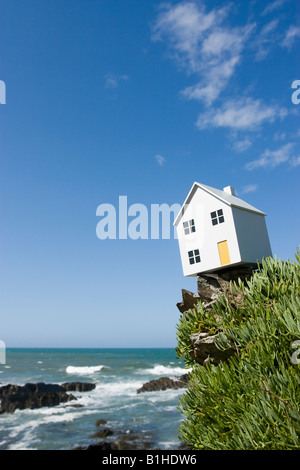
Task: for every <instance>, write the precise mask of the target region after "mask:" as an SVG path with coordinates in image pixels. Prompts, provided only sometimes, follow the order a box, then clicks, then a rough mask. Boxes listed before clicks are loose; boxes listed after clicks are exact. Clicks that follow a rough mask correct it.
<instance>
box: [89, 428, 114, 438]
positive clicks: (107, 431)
mask: <svg viewBox="0 0 300 470" xmlns="http://www.w3.org/2000/svg"><path fill="white" fill-rule="evenodd" d="M112 435H113V431H112V430H111V429H110V428H103V429H100V431H97V432H95V434H93V437H97V438H98V437H108V436H112Z"/></svg>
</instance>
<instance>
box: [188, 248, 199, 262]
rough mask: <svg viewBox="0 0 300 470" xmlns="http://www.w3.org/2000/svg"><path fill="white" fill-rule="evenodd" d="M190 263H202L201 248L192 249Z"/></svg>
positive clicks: (189, 253)
mask: <svg viewBox="0 0 300 470" xmlns="http://www.w3.org/2000/svg"><path fill="white" fill-rule="evenodd" d="M188 255H189V261H190V264H195V263H200V262H201V258H200V252H199V250H192V251H189V252H188Z"/></svg>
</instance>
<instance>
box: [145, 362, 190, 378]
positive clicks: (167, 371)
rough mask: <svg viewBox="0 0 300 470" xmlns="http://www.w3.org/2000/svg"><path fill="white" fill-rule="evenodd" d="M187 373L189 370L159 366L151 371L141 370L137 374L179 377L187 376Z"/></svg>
mask: <svg viewBox="0 0 300 470" xmlns="http://www.w3.org/2000/svg"><path fill="white" fill-rule="evenodd" d="M187 372H188V370H187V369H183V368H182V367H171V366H163V365H160V364H157V365H156V366H154V367H152V368H151V369H139V370H138V371H137V372H136V373H137V374H151V375H168V376H178V375H183V374H186V373H187Z"/></svg>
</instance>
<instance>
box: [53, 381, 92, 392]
mask: <svg viewBox="0 0 300 470" xmlns="http://www.w3.org/2000/svg"><path fill="white" fill-rule="evenodd" d="M61 386H62V387H63V388H64V390H65V391H66V392H89V391H91V390H94V388H96V384H93V383H89V382H66V383H63V384H62V385H61Z"/></svg>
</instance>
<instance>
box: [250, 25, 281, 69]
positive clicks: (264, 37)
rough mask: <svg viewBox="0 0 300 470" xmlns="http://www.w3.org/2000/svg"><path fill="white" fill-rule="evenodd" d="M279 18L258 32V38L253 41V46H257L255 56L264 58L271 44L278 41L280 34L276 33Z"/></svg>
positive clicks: (259, 58)
mask: <svg viewBox="0 0 300 470" xmlns="http://www.w3.org/2000/svg"><path fill="white" fill-rule="evenodd" d="M278 23H279V20H278V19H274V20H272V21H270V22H269V23H267V24H266V25H265V26H264V27H263V28H262V29H261V31H260V32H259V33H258V34H257V36H256V38H255V39H254V41H253V42H252V47H254V48H257V52H256V55H255V58H256V59H257V60H263V59H265V58H266V56H267V55H268V53H269V51H270V48H271V46H272V45H273V44H274V43H275V42H277V40H278V37H277V36H278V35H277V33H276V30H277V26H278Z"/></svg>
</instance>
